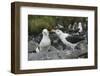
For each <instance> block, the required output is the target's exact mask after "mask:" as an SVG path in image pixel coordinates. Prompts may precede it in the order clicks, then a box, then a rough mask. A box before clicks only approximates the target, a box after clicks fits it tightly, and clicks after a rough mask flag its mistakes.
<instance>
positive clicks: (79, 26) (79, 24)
mask: <svg viewBox="0 0 100 76" xmlns="http://www.w3.org/2000/svg"><path fill="white" fill-rule="evenodd" d="M78 29H79V32H80V33H81V32H82V31H83V28H82V23H81V22H79V23H78Z"/></svg>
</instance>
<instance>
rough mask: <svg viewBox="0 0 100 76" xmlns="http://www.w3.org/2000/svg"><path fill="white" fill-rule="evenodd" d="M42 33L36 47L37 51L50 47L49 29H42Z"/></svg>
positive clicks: (46, 49)
mask: <svg viewBox="0 0 100 76" xmlns="http://www.w3.org/2000/svg"><path fill="white" fill-rule="evenodd" d="M42 34H43V37H42V39H41V42H40V44H39V47H37V48H36V52H37V53H38V52H40V51H45V52H47V51H48V50H49V48H50V45H51V41H50V38H49V31H48V30H47V29H43V31H42Z"/></svg>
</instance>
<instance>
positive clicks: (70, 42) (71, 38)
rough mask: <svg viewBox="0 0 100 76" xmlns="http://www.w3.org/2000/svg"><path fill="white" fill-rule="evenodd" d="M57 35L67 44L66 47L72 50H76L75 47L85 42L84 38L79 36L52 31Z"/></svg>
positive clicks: (57, 30)
mask: <svg viewBox="0 0 100 76" xmlns="http://www.w3.org/2000/svg"><path fill="white" fill-rule="evenodd" d="M52 31H53V32H55V33H56V34H57V36H58V37H59V39H60V40H61V41H62V42H63V44H65V45H66V46H70V47H71V48H72V50H74V48H75V46H76V45H77V44H78V43H79V42H80V41H81V40H84V39H85V38H84V37H81V36H79V35H70V34H68V33H63V32H62V31H61V30H59V29H56V30H52Z"/></svg>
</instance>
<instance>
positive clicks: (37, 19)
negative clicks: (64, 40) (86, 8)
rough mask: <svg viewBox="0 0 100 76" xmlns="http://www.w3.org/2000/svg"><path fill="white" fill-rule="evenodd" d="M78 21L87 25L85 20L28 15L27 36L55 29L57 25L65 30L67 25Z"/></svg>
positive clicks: (83, 18)
mask: <svg viewBox="0 0 100 76" xmlns="http://www.w3.org/2000/svg"><path fill="white" fill-rule="evenodd" d="M79 21H81V22H82V23H87V18H85V17H62V16H61V17H60V16H41V15H29V16H28V33H29V35H33V34H34V35H35V34H36V35H37V34H39V33H40V32H41V31H42V30H43V29H44V28H47V29H48V30H51V29H52V28H55V27H56V26H57V24H60V25H62V26H64V27H65V29H67V28H68V25H69V24H72V25H73V24H74V23H75V22H76V23H78V22H79ZM84 27H85V26H84ZM85 28H86V27H85Z"/></svg>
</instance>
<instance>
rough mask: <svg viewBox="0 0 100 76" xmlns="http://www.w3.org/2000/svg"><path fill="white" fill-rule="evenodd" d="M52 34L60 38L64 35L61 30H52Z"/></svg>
mask: <svg viewBox="0 0 100 76" xmlns="http://www.w3.org/2000/svg"><path fill="white" fill-rule="evenodd" d="M52 32H55V33H56V34H57V35H58V36H60V35H62V34H63V32H62V31H61V30H59V29H56V30H52Z"/></svg>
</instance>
